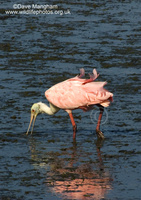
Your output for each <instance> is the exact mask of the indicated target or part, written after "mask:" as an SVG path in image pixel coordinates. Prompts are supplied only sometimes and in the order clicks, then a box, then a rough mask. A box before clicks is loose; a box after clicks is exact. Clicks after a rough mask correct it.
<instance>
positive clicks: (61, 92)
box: [26, 69, 113, 140]
mask: <svg viewBox="0 0 141 200" xmlns="http://www.w3.org/2000/svg"><path fill="white" fill-rule="evenodd" d="M80 72H81V73H80V75H79V76H76V77H74V78H70V79H68V80H66V81H63V82H60V83H58V84H56V85H54V86H52V87H51V88H50V89H48V90H47V91H46V92H45V96H46V98H47V100H48V101H49V104H50V106H47V105H46V104H44V103H42V102H38V103H35V104H33V106H32V107H31V119H30V123H29V127H28V130H27V133H26V134H28V132H29V129H30V127H31V124H32V121H33V125H32V130H31V134H32V132H33V127H34V123H35V119H36V117H37V115H38V114H39V113H46V114H49V115H53V114H55V113H57V112H58V111H59V110H60V109H63V110H65V111H66V112H67V113H68V114H69V116H70V120H71V123H72V126H73V139H74V140H75V138H76V131H77V126H76V124H75V121H74V118H73V115H72V110H75V109H78V108H80V109H82V110H83V111H89V110H91V109H92V108H93V106H94V105H96V106H98V107H99V109H100V114H99V118H98V122H97V126H96V133H97V136H98V138H102V139H104V135H103V133H102V132H101V131H100V122H101V118H102V114H103V111H104V107H108V106H109V105H110V101H113V94H112V93H111V92H109V91H107V90H106V89H104V88H103V87H104V85H106V84H107V82H94V80H95V79H96V78H97V77H98V76H99V74H97V71H96V69H94V70H93V74H92V75H91V74H90V78H89V79H83V78H82V77H83V76H84V75H85V71H84V69H80Z"/></svg>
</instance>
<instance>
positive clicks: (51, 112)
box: [38, 102, 60, 115]
mask: <svg viewBox="0 0 141 200" xmlns="http://www.w3.org/2000/svg"><path fill="white" fill-rule="evenodd" d="M38 104H39V105H40V112H41V113H46V114H48V115H54V114H55V113H56V112H58V111H59V110H60V108H58V107H56V106H54V105H53V104H51V103H49V104H50V107H49V106H47V105H46V104H45V103H42V102H39V103H38Z"/></svg>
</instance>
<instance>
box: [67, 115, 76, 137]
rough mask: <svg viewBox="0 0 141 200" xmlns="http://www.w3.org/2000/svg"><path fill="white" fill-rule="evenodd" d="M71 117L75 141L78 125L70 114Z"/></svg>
mask: <svg viewBox="0 0 141 200" xmlns="http://www.w3.org/2000/svg"><path fill="white" fill-rule="evenodd" d="M69 116H70V119H71V123H72V126H73V140H75V138H76V131H77V126H76V124H75V121H74V118H73V115H72V113H69Z"/></svg>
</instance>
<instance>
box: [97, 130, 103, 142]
mask: <svg viewBox="0 0 141 200" xmlns="http://www.w3.org/2000/svg"><path fill="white" fill-rule="evenodd" d="M96 134H97V137H98V138H99V139H102V140H103V139H105V137H104V134H103V133H102V132H101V131H100V130H99V129H96Z"/></svg>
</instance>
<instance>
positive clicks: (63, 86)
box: [45, 77, 112, 110]
mask: <svg viewBox="0 0 141 200" xmlns="http://www.w3.org/2000/svg"><path fill="white" fill-rule="evenodd" d="M86 80H87V79H80V78H79V77H75V78H72V79H68V80H66V81H63V82H61V83H58V84H56V85H54V86H53V87H51V88H50V89H49V90H47V91H46V92H45V96H46V98H47V99H48V101H49V102H51V103H52V104H54V105H55V106H57V107H59V108H61V109H65V110H69V109H70V110H72V109H76V108H79V107H84V106H86V107H87V106H90V105H93V104H102V103H104V104H105V106H108V104H107V102H109V101H108V99H109V98H110V97H112V93H110V92H108V91H107V90H105V89H104V88H103V86H104V85H105V84H106V82H92V80H91V81H87V82H86ZM88 80H89V79H88ZM104 104H103V106H104Z"/></svg>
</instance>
